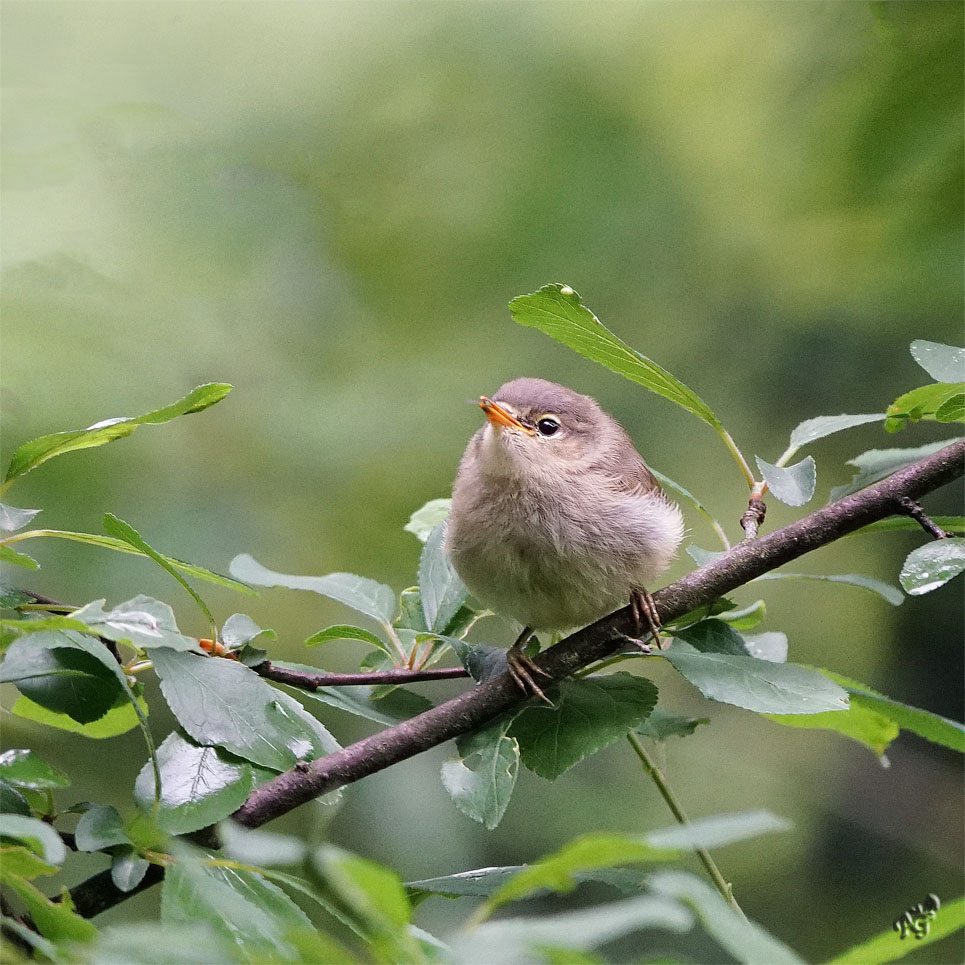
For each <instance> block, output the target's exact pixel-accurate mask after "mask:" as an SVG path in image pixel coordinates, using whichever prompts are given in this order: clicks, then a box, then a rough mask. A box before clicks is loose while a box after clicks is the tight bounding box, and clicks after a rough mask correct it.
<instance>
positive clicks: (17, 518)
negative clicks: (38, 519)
mask: <svg viewBox="0 0 965 965" xmlns="http://www.w3.org/2000/svg"><path fill="white" fill-rule="evenodd" d="M39 512H40V510H39V509H18V508H17V507H16V506H5V505H4V504H3V503H0V530H2V531H3V532H5V533H15V532H16V531H17V530H18V529H23V528H24V526H26V525H27V523H29V522H30V520H32V519H33V518H34V516H36V515H37V513H39Z"/></svg>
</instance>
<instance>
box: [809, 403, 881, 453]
mask: <svg viewBox="0 0 965 965" xmlns="http://www.w3.org/2000/svg"><path fill="white" fill-rule="evenodd" d="M884 418H885V414H884V412H872V413H869V414H867V415H819V416H818V417H817V418H815V419H805V420H804V421H803V422H801V423H799V424H798V425H797V427H796V428H795V429H794V431H793V432H792V433H791V441H790V448H792V449H801V448H802V447H803V446H806V445H808V444H809V443H812V442H815V441H816V440H818V439H823V438H824V437H825V436H830V435H832V434H833V433H835V432H841V431H842V430H843V429H851V428H853V427H854V426H863V425H865V424H866V423H868V422H882V421H883V420H884Z"/></svg>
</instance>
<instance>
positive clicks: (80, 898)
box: [71, 440, 965, 915]
mask: <svg viewBox="0 0 965 965" xmlns="http://www.w3.org/2000/svg"><path fill="white" fill-rule="evenodd" d="M963 459H965V440H962V441H959V442H956V443H953V444H952V445H950V446H946V447H945V448H944V449H942V450H940V451H939V452H937V453H934V454H932V455H931V456H928V457H926V458H925V459H922V460H920V461H919V462H917V463H914V464H913V465H911V466H908V467H907V468H905V469H903V470H901V471H899V472H897V473H895V474H894V475H892V476H889V477H888V478H887V479H884V480H882V481H881V482H879V483H876V484H875V485H873V486H869V487H868V488H867V489H863V490H861V491H860V492H858V493H854V494H853V495H851V496H847V497H845V498H844V499H841V500H839V501H838V502H836V503H832V504H831V505H830V506H825V507H824V508H822V509H819V510H817V511H816V512H813V513H811V514H810V515H809V516H806V517H804V518H803V519H800V520H798V521H797V522H795V523H791V524H790V525H789V526H785V527H783V528H782V529H779V530H776V531H775V532H773V533H770V534H768V535H767V536H763V537H760V538H758V539H754V540H746V541H744V542H742V543H740V544H738V545H737V546H735V547H734V548H733V549H732V550H730V551H729V552H728V553H727V554H725V555H724V556H722V557H720V558H719V559H717V560H715V561H714V562H713V563H709V564H708V565H706V566H702V567H701V568H700V569H698V570H695V571H694V572H692V573H688V574H687V575H686V576H684V577H682V578H681V579H679V580H677V581H676V582H674V583H672V584H671V585H670V586H667V587H664V588H663V589H662V590H659V591H658V592H657V593H655V594H654V600H655V602H656V605H657V609H658V612H659V614H660V617H661V620H662V621H663V622H670V621H671V620H673V619H675V618H677V617H679V616H682V615H683V614H684V613H687V612H689V611H691V610H694V609H696V608H697V607H699V606H702V605H704V604H707V603H710V602H712V601H713V600H715V599H717V598H718V597H720V596H723V595H724V594H726V593H729V592H730V591H731V590H733V589H735V588H736V587H738V586H741V585H743V584H744V583H747V582H749V581H750V580H753V579H755V578H756V577H758V576H761V575H762V574H763V573H766V572H768V571H769V570H773V569H775V568H777V567H778V566H781V565H783V564H784V563H787V562H789V561H790V560H793V559H796V558H798V557H799V556H803V555H804V554H806V553H809V552H811V551H812V550H815V549H818V548H819V547H821V546H825V545H827V544H828V543H831V542H833V541H834V540H836V539H839V538H840V537H842V536H846V535H848V534H849V533H853V532H854V531H855V530H858V529H860V528H861V527H862V526H867V525H868V524H869V523H873V522H876V521H877V520H879V519H884V518H885V517H888V516H894V515H904V514H906V513H907V510H906V509H905V508H904V506H903V505H902V504H901V499H902V498H904V497H907V498H909V499H912V500H915V499H919V498H920V497H922V496H924V495H926V494H927V493H930V492H932V491H933V490H935V489H938V488H939V487H941V486H944V485H946V484H947V483H949V482H952V481H953V480H954V479H957V478H959V477H960V476H961V475H962V474H963V471H965V465H963ZM631 621H632V618H631V615H630V611H629V608H625V609H622V610H618V611H617V612H615V613H612V614H610V616H607V617H604V618H603V619H602V620H598V621H597V622H596V623H594V624H592V625H591V626H589V627H585V628H584V629H582V630H580V631H578V632H577V633H574V634H573V635H572V636H570V637H567V638H566V639H565V640H563V641H561V642H560V643H558V644H557V645H556V646H553V647H550V648H549V649H548V650H546V651H545V652H544V653H542V654H540V655H539V656H538V657H537V658H536V662H537V663H538V664H539V666H540V667H541V668H542V669H543V670H544V671H546V673H547V674H549V676H550V677H552V678H553V679H556V680H559V679H562V678H563V677H567V676H569V675H570V674H572V673H574V672H575V671H577V670H579V669H581V668H582V667H586V666H588V665H589V664H591V663H593V662H594V661H597V660H600V659H603V658H604V657H606V656H608V655H609V654H610V653H611V652H612V651H613V650H614V649H615V647H616V646H618V645H620V643H621V635H622V634H626V633H630V632H632V630H633V628H632V625H631ZM522 699H524V698H523V697H522V695H521V694H520V692H519V690H518V688H517V687H516V684H515V683H514V682H513V680H512V678H511V677H510V676H509V675H508V674H502V675H501V676H499V677H497V678H495V679H493V680H490V681H487V682H485V683H481V684H479V685H478V686H476V687H474V688H473V689H472V690H468V691H466V692H465V693H463V694H460V695H459V696H458V697H455V698H454V699H452V700H449V701H447V702H446V703H444V704H440V705H439V706H438V707H434V708H432V709H431V710H428V711H426V712H425V713H424V714H420V715H419V716H417V717H413V718H412V719H410V720H407V721H404V722H403V723H401V724H398V725H396V726H395V727H389V728H387V729H386V730H383V731H380V732H379V733H377V734H374V735H372V736H371V737H367V738H365V739H364V740H361V741H359V742H358V743H356V744H352V745H351V746H349V747H346V748H343V749H342V750H340V751H337V752H336V753H334V754H329V755H327V756H326V757H322V758H318V759H317V760H315V761H312V762H310V763H308V764H307V765H305V764H302V765H300V766H299V767H297V768H292V769H291V770H289V771H286V772H285V773H284V774H280V775H278V777H276V778H274V779H273V780H271V781H269V782H268V783H267V784H265V785H263V786H262V787H260V788H258V789H257V790H255V791H254V792H253V793H252V794H251V796H250V797H249V798H248V800H247V802H246V803H245V804H244V805H243V806H242V807H241V808H239V810H238V811H236V812H235V814H234V815H233V817H234V818H235V820H237V821H238V822H239V823H241V824H243V825H245V826H247V827H251V828H254V827H258V826H259V825H261V824H264V823H265V822H266V821H270V820H272V819H273V818H276V817H279V816H281V815H282V814H285V813H287V812H288V811H291V810H292V809H293V808H295V807H298V805H300V804H303V803H305V802H307V801H310V800H312V799H313V798H315V797H318V796H319V795H321V794H325V793H327V792H329V791H333V790H335V789H336V788H339V787H342V786H344V785H346V784H350V783H352V782H354V781H357V780H360V779H361V778H363V777H367V776H368V775H370V774H374V773H376V772H377V771H380V770H383V769H384V768H386V767H390V766H391V765H392V764H396V763H398V762H399V761H403V760H406V759H407V758H410V757H414V756H415V755H416V754H419V753H421V752H422V751H425V750H428V749H429V748H430V747H435V746H436V745H438V744H441V743H443V742H444V741H447V740H450V739H451V738H453V737H458V736H459V735H461V734H465V733H467V732H468V731H471V730H474V729H475V728H477V727H479V726H481V725H482V724H484V723H486V722H487V721H488V720H490V719H492V718H493V717H495V716H497V715H498V714H500V713H502V712H503V711H505V710H508V709H509V708H511V707H513V706H515V705H516V704H518V703H520V701H521V700H522ZM161 874H162V869H160V868H158V869H157V871H155V870H154V866H152V868H151V869H149V875H148V877H149V878H151V879H152V881H153V880H159V879H160V877H161ZM147 886H148V885H147V883H146V882H145V883H143V884H142V886H141V887H139V888H137V889H135V890H137V891H140V890H142V887H147ZM71 895H72V897H73V898H74V900H75V902H76V903H77V907H78V910H81V909H82V910H81V914H85V915H92V914H96V913H97V912H99V911H103V910H105V909H106V908H109V907H111V906H112V905H115V904H117V903H118V902H121V901H123V900H124V899H125V898H126V897H128V895H127V894H126V893H124V892H122V891H120V890H119V889H117V888H116V887H115V886H114V884H113V882H112V881H111V880H110V874H109V872H102V873H101V874H100V875H96V876H94V877H93V878H91V879H89V880H88V881H86V882H84V883H82V884H81V885H79V886H77V887H76V888H75V889H74V890H73V892H71Z"/></svg>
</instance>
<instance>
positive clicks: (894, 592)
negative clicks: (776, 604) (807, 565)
mask: <svg viewBox="0 0 965 965" xmlns="http://www.w3.org/2000/svg"><path fill="white" fill-rule="evenodd" d="M757 580H818V581H820V582H823V583H846V584H847V585H849V586H856V587H859V588H860V589H862V590H870V591H871V592H872V593H877V594H878V596H880V597H881V598H882V599H884V600H887V602H888V603H890V604H891V605H892V606H901V604H902V603H904V602H905V597H904V595H903V594H902V592H901V590H899V589H898V587H897V586H892V585H891V584H890V583H885V582H884V580H876V579H875V578H874V577H873V576H865V575H864V574H863V573H835V574H825V573H784V572H780V573H762V574H761V575H760V576H759V577H757Z"/></svg>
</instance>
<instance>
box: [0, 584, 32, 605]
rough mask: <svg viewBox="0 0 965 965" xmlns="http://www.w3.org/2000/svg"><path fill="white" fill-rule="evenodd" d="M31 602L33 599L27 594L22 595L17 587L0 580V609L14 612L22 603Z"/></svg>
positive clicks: (21, 591)
mask: <svg viewBox="0 0 965 965" xmlns="http://www.w3.org/2000/svg"><path fill="white" fill-rule="evenodd" d="M33 602H34V598H33V596H31V595H30V594H29V593H24V591H23V590H21V589H20V588H19V587H16V586H14V585H13V584H12V583H8V582H7V581H6V580H4V579H2V578H0V608H2V609H4V610H15V609H16V608H17V607H20V606H23V604H24V603H33Z"/></svg>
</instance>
